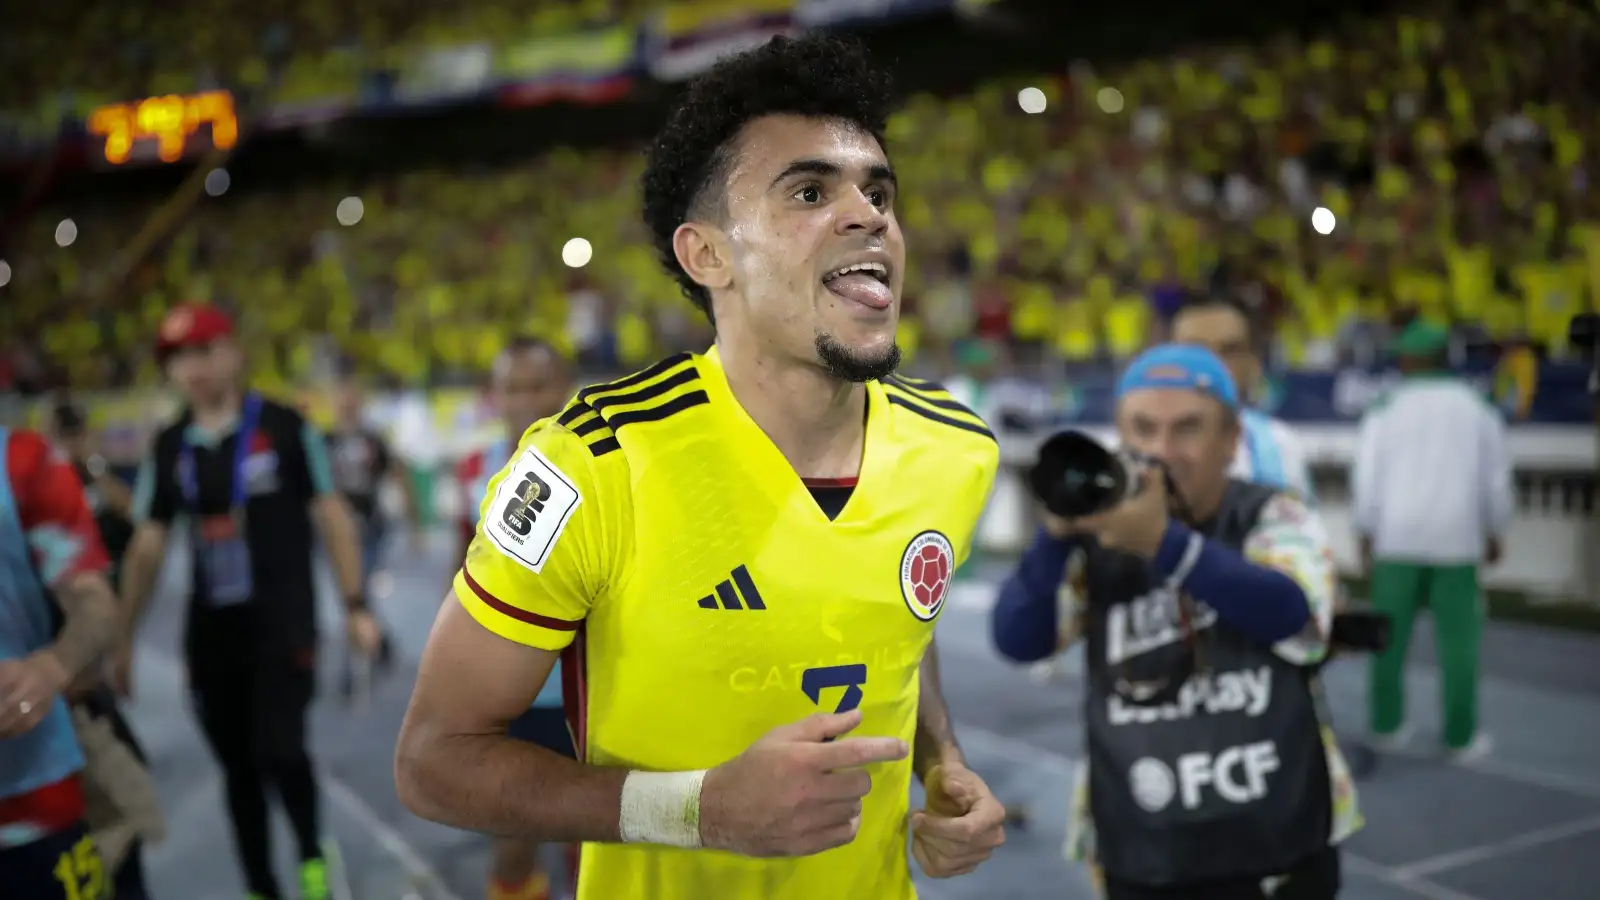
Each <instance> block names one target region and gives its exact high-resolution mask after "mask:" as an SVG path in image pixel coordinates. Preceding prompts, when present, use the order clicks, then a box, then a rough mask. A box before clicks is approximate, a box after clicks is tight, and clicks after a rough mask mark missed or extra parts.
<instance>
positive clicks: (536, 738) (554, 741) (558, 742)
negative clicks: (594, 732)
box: [506, 706, 578, 759]
mask: <svg viewBox="0 0 1600 900" xmlns="http://www.w3.org/2000/svg"><path fill="white" fill-rule="evenodd" d="M506 734H509V735H511V736H512V737H514V738H516V739H517V740H519V741H527V742H528V743H530V744H538V745H539V746H541V747H543V748H545V749H546V750H550V751H553V752H555V753H559V754H561V755H562V756H565V757H568V758H571V759H576V758H577V756H578V754H577V751H575V750H574V749H573V747H572V732H571V731H569V730H568V729H567V714H566V713H565V712H563V711H562V710H561V709H559V708H556V707H545V706H535V707H533V708H532V709H529V710H528V711H527V712H525V713H523V714H522V715H520V716H517V717H516V718H515V719H513V720H512V721H511V724H510V725H509V726H508V727H507V728H506Z"/></svg>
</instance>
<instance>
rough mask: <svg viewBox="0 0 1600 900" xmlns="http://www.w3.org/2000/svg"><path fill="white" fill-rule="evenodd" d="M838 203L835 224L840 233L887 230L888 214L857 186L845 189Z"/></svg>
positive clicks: (876, 232)
mask: <svg viewBox="0 0 1600 900" xmlns="http://www.w3.org/2000/svg"><path fill="white" fill-rule="evenodd" d="M839 203H840V204H841V206H842V208H841V210H840V213H839V217H838V219H836V220H835V224H836V227H837V229H838V231H839V233H840V234H851V233H859V232H862V231H865V232H867V233H868V234H874V235H881V234H883V233H884V232H885V231H888V230H889V216H888V215H887V214H886V213H885V212H884V210H883V209H882V208H881V207H879V206H877V205H875V204H874V203H873V202H872V200H871V198H869V197H868V196H867V194H866V193H865V192H863V191H861V190H860V189H859V188H857V189H854V190H850V191H847V192H846V195H845V196H844V197H843V198H842V199H841V200H839Z"/></svg>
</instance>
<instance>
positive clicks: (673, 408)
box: [606, 391, 711, 432]
mask: <svg viewBox="0 0 1600 900" xmlns="http://www.w3.org/2000/svg"><path fill="white" fill-rule="evenodd" d="M710 402H711V398H710V397H707V396H706V392H705V391H690V392H688V393H687V394H679V395H678V396H676V397H673V398H672V399H671V400H668V401H667V402H665V403H663V404H661V405H660V406H652V407H650V408H649V409H630V410H625V411H623V412H619V413H616V414H615V415H611V416H608V417H607V418H606V424H607V425H609V426H611V430H612V431H613V432H617V431H621V430H622V427H623V426H624V425H633V424H635V423H638V422H659V421H661V420H662V419H665V418H667V417H668V416H675V415H677V414H678V413H681V412H683V411H684V410H686V409H689V408H691V407H695V406H700V405H702V404H706V403H710Z"/></svg>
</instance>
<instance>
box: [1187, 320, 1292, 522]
mask: <svg viewBox="0 0 1600 900" xmlns="http://www.w3.org/2000/svg"><path fill="white" fill-rule="evenodd" d="M1172 341H1173V343H1177V344H1199V345H1200V346H1202V347H1205V348H1206V349H1207V350H1210V351H1211V352H1212V353H1215V354H1216V355H1217V356H1218V357H1220V358H1221V359H1222V361H1223V363H1224V364H1225V365H1226V366H1227V367H1228V371H1229V372H1230V373H1231V374H1232V375H1233V381H1234V384H1236V385H1238V386H1239V389H1240V392H1241V393H1242V394H1244V395H1245V396H1246V397H1248V396H1249V395H1250V393H1251V392H1252V391H1253V390H1254V389H1255V387H1256V386H1257V385H1259V384H1260V383H1261V375H1262V368H1263V367H1262V361H1261V354H1260V352H1259V351H1258V349H1257V347H1258V342H1257V341H1256V339H1255V335H1254V333H1253V329H1252V327H1251V318H1250V315H1249V313H1247V312H1246V311H1245V310H1244V309H1243V308H1242V307H1240V306H1239V305H1237V304H1235V303H1233V302H1230V301H1227V300H1222V299H1209V298H1208V299H1201V300H1197V301H1193V302H1191V303H1189V304H1188V305H1186V306H1184V307H1183V308H1182V309H1180V310H1178V314H1177V315H1176V316H1174V317H1173V319H1172ZM1239 420H1240V425H1241V426H1243V428H1242V431H1241V433H1240V436H1239V449H1238V451H1237V452H1236V453H1235V455H1234V458H1233V468H1232V469H1231V470H1230V471H1229V473H1228V474H1229V475H1231V476H1233V477H1234V478H1238V479H1240V480H1241V481H1254V482H1256V483H1258V484H1264V485H1268V486H1270V487H1276V488H1285V489H1287V490H1290V491H1293V492H1295V493H1296V494H1298V495H1300V497H1302V498H1303V499H1305V500H1307V501H1308V502H1309V501H1312V500H1313V499H1314V492H1313V491H1312V488H1311V471H1310V467H1309V466H1308V464H1307V462H1306V455H1305V452H1304V450H1303V449H1302V448H1301V445H1300V439H1299V437H1298V436H1297V435H1296V434H1295V433H1294V430H1293V429H1292V428H1290V427H1289V426H1288V425H1287V424H1285V423H1284V422H1282V421H1280V420H1278V419H1275V418H1273V417H1272V416H1269V415H1267V414H1266V413H1264V412H1262V411H1261V410H1258V409H1252V408H1250V407H1249V406H1244V407H1242V408H1241V409H1240V412H1239Z"/></svg>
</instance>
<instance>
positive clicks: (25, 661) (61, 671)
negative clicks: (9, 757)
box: [0, 650, 71, 738]
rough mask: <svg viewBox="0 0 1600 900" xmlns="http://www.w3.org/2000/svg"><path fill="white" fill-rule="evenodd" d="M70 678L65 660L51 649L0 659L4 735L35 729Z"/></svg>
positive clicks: (0, 725)
mask: <svg viewBox="0 0 1600 900" xmlns="http://www.w3.org/2000/svg"><path fill="white" fill-rule="evenodd" d="M70 681H71V678H70V677H69V673H68V672H67V670H66V669H65V668H63V667H62V665H61V661H60V660H58V659H56V656H55V654H54V653H51V652H50V651H48V650H41V651H40V652H38V653H34V654H33V655H31V656H26V657H24V658H22V659H8V660H5V661H3V662H0V738H13V737H17V736H18V735H23V734H27V733H28V732H29V731H32V730H33V728H34V726H36V725H38V724H39V723H40V722H41V721H43V720H44V717H45V715H46V714H48V713H49V712H50V708H51V706H53V705H54V704H55V701H56V698H57V697H59V696H60V695H61V692H62V691H64V690H66V689H67V684H68V683H69V682H70Z"/></svg>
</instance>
